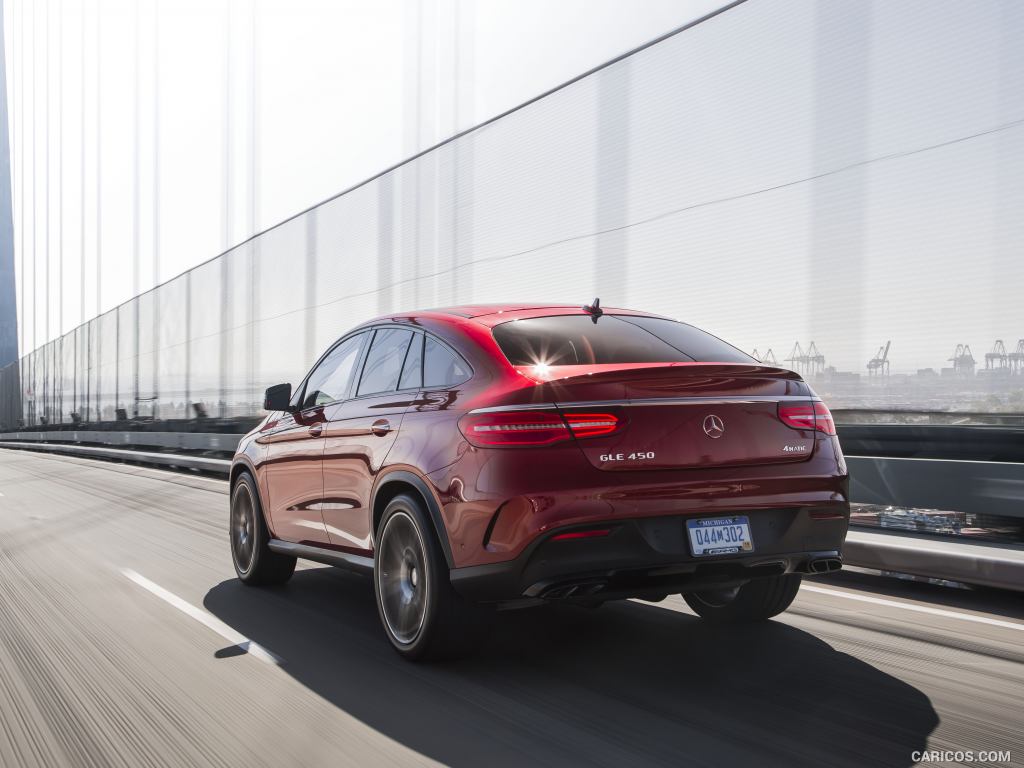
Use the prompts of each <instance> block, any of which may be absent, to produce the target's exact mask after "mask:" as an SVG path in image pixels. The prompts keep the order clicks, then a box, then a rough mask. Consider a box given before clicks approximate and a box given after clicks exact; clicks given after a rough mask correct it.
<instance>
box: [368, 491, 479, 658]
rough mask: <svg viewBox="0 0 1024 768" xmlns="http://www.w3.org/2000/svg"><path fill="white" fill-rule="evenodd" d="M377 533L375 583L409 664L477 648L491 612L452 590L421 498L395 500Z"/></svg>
mask: <svg viewBox="0 0 1024 768" xmlns="http://www.w3.org/2000/svg"><path fill="white" fill-rule="evenodd" d="M378 530H379V534H378V536H377V544H376V554H375V559H374V566H373V585H374V593H375V594H376V597H377V611H378V613H379V614H380V621H381V624H382V625H383V626H384V632H385V634H386V635H387V636H388V640H390V641H391V645H392V647H394V649H395V650H396V651H398V653H399V654H401V655H402V656H403V657H405V658H407V659H410V660H437V659H452V658H458V657H461V656H465V655H468V654H469V653H472V652H473V651H474V650H476V648H477V646H478V645H479V643H480V641H481V640H482V639H483V638H484V636H485V635H486V631H487V629H488V628H489V626H490V611H487V610H485V609H484V608H483V607H481V606H479V605H476V604H474V603H471V602H469V601H467V600H465V599H464V598H463V597H462V596H460V595H459V594H458V593H457V592H456V591H455V590H454V589H453V588H452V585H451V581H450V579H449V577H448V564H447V563H446V562H445V558H444V553H443V552H442V551H441V546H440V544H439V543H438V541H437V538H436V537H435V535H434V532H433V526H432V525H431V524H430V521H429V519H428V518H427V516H426V512H425V511H424V509H423V505H422V503H421V502H420V501H419V499H417V498H415V497H413V496H411V495H408V494H401V495H399V496H396V497H395V498H394V499H392V500H391V502H390V503H389V504H388V506H387V508H386V509H385V510H384V514H383V516H382V518H381V523H380V528H379V529H378Z"/></svg>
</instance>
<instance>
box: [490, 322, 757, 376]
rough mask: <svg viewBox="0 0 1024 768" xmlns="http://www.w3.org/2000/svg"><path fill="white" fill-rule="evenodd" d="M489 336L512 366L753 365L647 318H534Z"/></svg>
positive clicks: (697, 335) (704, 337)
mask: <svg viewBox="0 0 1024 768" xmlns="http://www.w3.org/2000/svg"><path fill="white" fill-rule="evenodd" d="M493 333H494V339H495V341H497V342H498V346H499V347H500V348H501V351H502V352H503V353H504V354H505V357H507V358H508V360H509V362H510V363H512V365H604V364H618V363H686V362H693V361H699V362H744V363H752V362H756V361H754V359H753V358H752V357H749V356H748V355H745V354H744V353H742V352H740V351H739V350H738V349H736V348H735V347H732V346H730V345H729V344H726V343H725V342H724V341H721V340H720V339H716V338H715V337H714V336H711V335H710V334H707V333H704V331H701V330H698V329H697V328H694V327H693V326H690V325H685V324H684V323H677V322H675V321H673V320H660V319H657V318H649V317H628V318H627V317H624V316H618V315H604V316H603V317H599V318H598V320H597V322H596V323H595V322H594V321H593V318H591V317H590V316H589V315H557V316H554V317H535V318H530V319H527V320H515V321H512V322H508V323H502V324H501V325H498V326H495V328H494V330H493Z"/></svg>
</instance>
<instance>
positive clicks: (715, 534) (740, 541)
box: [686, 516, 754, 557]
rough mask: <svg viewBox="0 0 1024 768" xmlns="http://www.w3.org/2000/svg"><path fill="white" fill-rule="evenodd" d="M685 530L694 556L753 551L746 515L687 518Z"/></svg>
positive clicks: (736, 553)
mask: <svg viewBox="0 0 1024 768" xmlns="http://www.w3.org/2000/svg"><path fill="white" fill-rule="evenodd" d="M686 532H687V533H688V534H689V535H690V549H691V551H692V552H693V555H694V557H701V556H703V555H738V554H742V553H744V552H753V551H754V540H753V539H752V538H750V521H749V520H748V519H747V518H746V517H742V516H741V517H715V518H709V519H704V520H687V521H686Z"/></svg>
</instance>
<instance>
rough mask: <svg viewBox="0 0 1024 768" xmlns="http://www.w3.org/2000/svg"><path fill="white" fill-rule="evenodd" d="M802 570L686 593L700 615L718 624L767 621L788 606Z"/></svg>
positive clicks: (691, 605) (798, 589) (695, 611)
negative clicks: (735, 585) (731, 585)
mask: <svg viewBox="0 0 1024 768" xmlns="http://www.w3.org/2000/svg"><path fill="white" fill-rule="evenodd" d="M800 581H801V577H800V574H799V573H784V574H782V575H781V576H768V577H763V578H759V579H754V580H753V581H748V582H747V583H746V584H743V585H742V586H739V587H732V588H730V589H707V590H703V591H701V592H689V593H685V594H684V595H683V599H684V600H686V604H687V605H689V606H690V607H691V608H692V609H693V610H694V613H696V614H697V615H698V616H700V617H701V618H702V619H707V620H708V621H714V622H719V623H723V624H724V623H737V624H738V623H744V622H753V621H764V620H765V619H770V618H771V617H772V616H777V615H779V614H780V613H782V612H783V611H784V610H786V609H787V608H789V606H790V603H792V602H793V599H794V598H795V597H796V593H797V592H799V591H800Z"/></svg>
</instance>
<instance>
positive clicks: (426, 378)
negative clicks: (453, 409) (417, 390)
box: [423, 336, 471, 387]
mask: <svg viewBox="0 0 1024 768" xmlns="http://www.w3.org/2000/svg"><path fill="white" fill-rule="evenodd" d="M470 375H471V374H470V370H469V366H468V365H466V363H465V362H463V360H462V358H460V357H458V356H456V355H455V354H454V353H453V352H452V351H451V350H449V349H448V347H446V346H444V345H443V344H441V343H440V342H438V341H435V340H434V339H432V338H430V337H429V336H427V340H426V344H425V345H424V348H423V386H425V387H450V386H453V385H455V384H461V383H462V382H464V381H465V380H466V379H468V378H469V377H470Z"/></svg>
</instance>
